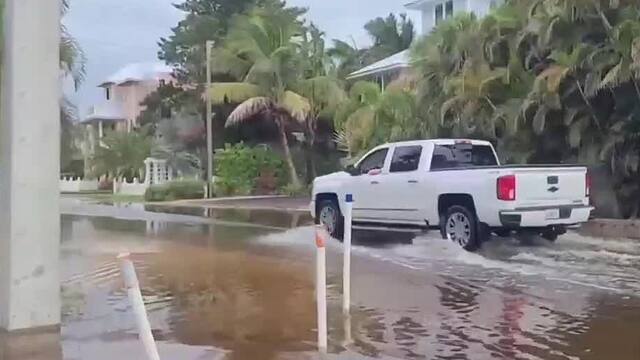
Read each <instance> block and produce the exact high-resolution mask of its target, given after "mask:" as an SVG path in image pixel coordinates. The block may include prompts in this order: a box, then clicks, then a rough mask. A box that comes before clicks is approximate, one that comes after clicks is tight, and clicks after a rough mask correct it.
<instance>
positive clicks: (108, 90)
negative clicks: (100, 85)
mask: <svg viewBox="0 0 640 360" xmlns="http://www.w3.org/2000/svg"><path fill="white" fill-rule="evenodd" d="M105 93H106V95H107V100H111V89H109V88H106V89H105Z"/></svg>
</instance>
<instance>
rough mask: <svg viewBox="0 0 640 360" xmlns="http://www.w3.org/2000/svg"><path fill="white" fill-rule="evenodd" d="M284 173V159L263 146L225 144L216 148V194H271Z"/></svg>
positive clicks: (283, 177)
mask: <svg viewBox="0 0 640 360" xmlns="http://www.w3.org/2000/svg"><path fill="white" fill-rule="evenodd" d="M286 177H287V174H286V171H285V164H284V161H283V160H282V159H281V158H280V157H279V156H278V155H277V154H276V153H274V152H273V151H271V150H270V149H269V148H267V147H263V146H258V147H248V146H246V145H245V144H243V143H238V144H235V145H228V144H227V145H226V146H225V148H224V150H222V151H217V152H216V193H217V194H221V195H250V194H272V193H275V192H276V190H277V189H278V187H279V186H281V185H283V184H284V183H285V181H286Z"/></svg>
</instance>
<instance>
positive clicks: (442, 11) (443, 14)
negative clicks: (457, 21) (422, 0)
mask: <svg viewBox="0 0 640 360" xmlns="http://www.w3.org/2000/svg"><path fill="white" fill-rule="evenodd" d="M435 15H436V25H438V24H440V22H442V20H444V19H448V18H450V17H452V16H453V0H449V1H445V2H444V3H440V4H437V5H436V14H435Z"/></svg>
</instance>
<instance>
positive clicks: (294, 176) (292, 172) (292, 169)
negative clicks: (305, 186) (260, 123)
mask: <svg viewBox="0 0 640 360" xmlns="http://www.w3.org/2000/svg"><path fill="white" fill-rule="evenodd" d="M276 123H277V124H278V130H279V131H280V141H281V142H282V149H283V150H284V157H285V159H286V160H287V165H288V166H289V177H290V178H291V185H293V186H295V187H297V188H299V187H300V179H299V178H298V173H297V172H296V166H295V165H294V164H293V157H292V156H291V150H290V149H289V140H287V133H286V131H285V128H284V123H283V121H282V119H279V118H278V119H277V120H276Z"/></svg>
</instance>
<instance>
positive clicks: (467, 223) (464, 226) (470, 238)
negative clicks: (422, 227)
mask: <svg viewBox="0 0 640 360" xmlns="http://www.w3.org/2000/svg"><path fill="white" fill-rule="evenodd" d="M444 218H445V221H444V224H442V225H441V227H442V232H443V233H444V234H445V236H446V237H447V238H448V239H451V240H452V241H453V242H455V243H457V244H458V245H460V246H461V247H462V248H463V249H465V250H467V251H475V250H477V249H478V247H479V245H480V239H479V236H478V235H479V232H478V219H477V217H476V215H475V214H474V213H473V212H472V211H469V210H468V209H467V208H466V207H464V206H460V205H454V206H451V207H450V208H449V209H447V213H446V215H445V217H444Z"/></svg>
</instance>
